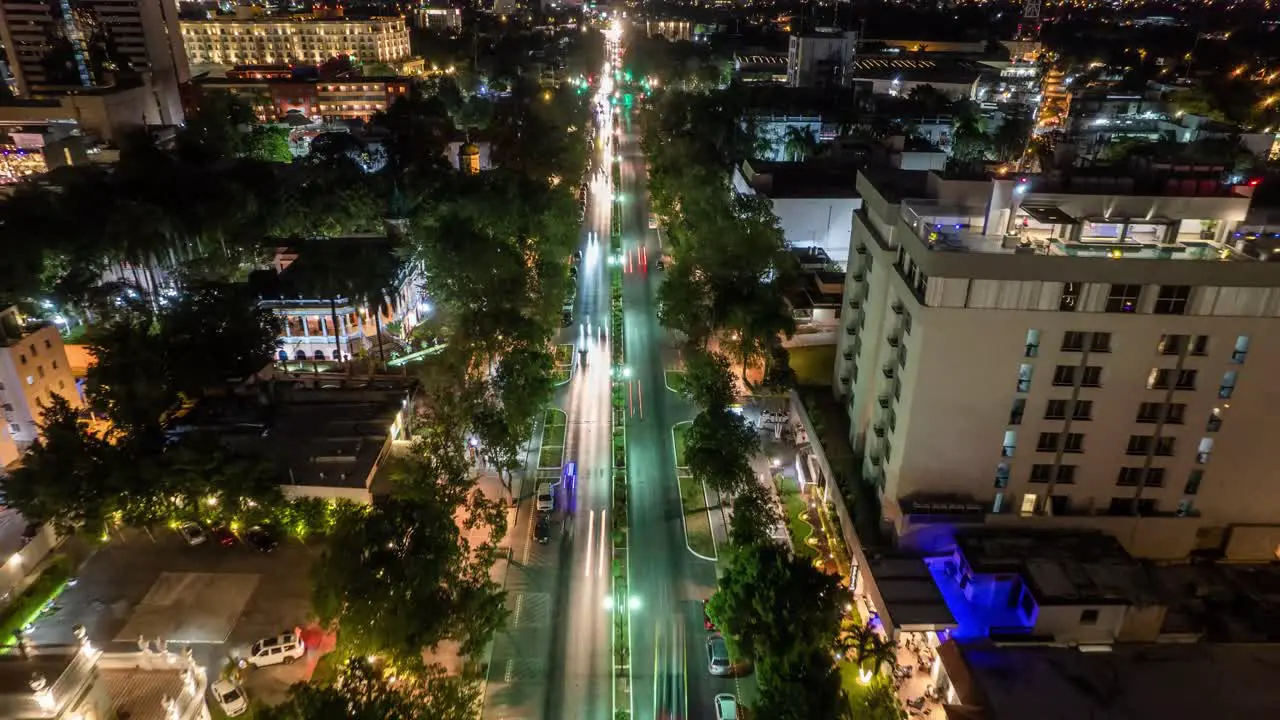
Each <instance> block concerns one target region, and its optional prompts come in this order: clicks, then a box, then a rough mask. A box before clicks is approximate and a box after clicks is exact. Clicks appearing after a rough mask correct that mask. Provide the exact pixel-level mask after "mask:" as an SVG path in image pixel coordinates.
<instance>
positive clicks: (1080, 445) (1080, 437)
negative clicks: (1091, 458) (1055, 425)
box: [1062, 433, 1084, 453]
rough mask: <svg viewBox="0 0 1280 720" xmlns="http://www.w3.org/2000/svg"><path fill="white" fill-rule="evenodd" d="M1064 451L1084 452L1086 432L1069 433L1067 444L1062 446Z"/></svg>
mask: <svg viewBox="0 0 1280 720" xmlns="http://www.w3.org/2000/svg"><path fill="white" fill-rule="evenodd" d="M1062 452H1064V453H1080V452H1084V433H1067V441H1066V444H1064V445H1063V446H1062Z"/></svg>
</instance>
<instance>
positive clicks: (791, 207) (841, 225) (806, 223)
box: [733, 167, 862, 262]
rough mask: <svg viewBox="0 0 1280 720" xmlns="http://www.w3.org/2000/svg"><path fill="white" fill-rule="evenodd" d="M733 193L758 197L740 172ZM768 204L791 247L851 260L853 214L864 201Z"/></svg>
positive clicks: (789, 199) (787, 200)
mask: <svg viewBox="0 0 1280 720" xmlns="http://www.w3.org/2000/svg"><path fill="white" fill-rule="evenodd" d="M733 189H734V190H735V191H737V192H738V193H739V194H742V195H755V194H756V191H755V189H754V188H752V187H751V185H750V184H748V183H747V180H746V178H745V177H744V176H743V174H742V169H741V168H736V167H735V168H734V170H733ZM766 195H767V193H766ZM769 202H770V204H771V205H772V206H773V214H774V215H777V216H778V224H779V225H780V226H781V227H782V234H783V237H784V238H785V239H786V242H787V243H788V244H790V245H791V247H793V248H808V247H820V248H822V249H823V250H825V251H826V252H827V256H828V257H831V258H832V259H833V260H835V261H836V262H841V260H842V259H843V258H845V257H848V255H849V236H850V234H851V233H852V228H853V213H854V211H856V210H857V209H858V208H860V207H862V199H861V198H858V197H848V198H844V197H841V198H792V197H786V198H769Z"/></svg>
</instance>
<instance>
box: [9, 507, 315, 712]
mask: <svg viewBox="0 0 1280 720" xmlns="http://www.w3.org/2000/svg"><path fill="white" fill-rule="evenodd" d="M318 553H319V548H318V547H317V546H314V545H303V544H302V543H299V542H298V541H296V540H287V541H283V542H281V544H280V546H279V547H278V548H276V550H275V551H274V552H272V553H270V554H265V555H264V554H262V553H259V552H257V551H256V550H254V549H253V548H251V547H249V546H246V545H244V544H239V545H236V546H232V547H224V546H222V545H219V544H218V543H216V542H213V541H212V540H211V541H209V542H205V543H204V544H202V545H197V546H189V545H187V544H186V543H185V542H184V541H183V540H182V538H181V537H179V536H178V534H177V533H175V532H172V531H169V530H158V531H155V534H154V539H153V538H152V537H150V536H148V535H147V534H146V533H145V532H138V531H127V532H126V533H125V534H124V535H123V536H119V535H116V536H113V537H112V540H111V542H109V543H108V544H106V545H105V546H103V547H102V548H101V549H99V550H98V551H97V552H96V553H94V554H93V556H92V557H90V558H89V560H88V562H87V563H85V565H84V566H83V567H82V568H81V569H80V570H79V572H78V573H77V575H76V580H75V583H74V585H72V586H70V587H68V588H67V589H66V591H64V592H63V593H62V595H61V596H59V598H58V600H57V603H56V605H55V609H54V611H52V612H51V613H49V614H48V615H46V616H45V617H43V618H41V619H40V620H38V621H37V622H36V623H35V626H34V627H33V628H32V630H31V632H30V633H29V638H30V639H31V641H32V642H33V643H35V644H36V645H37V646H39V645H44V644H68V643H72V642H74V640H75V639H74V635H73V628H74V627H75V626H76V625H84V627H85V628H86V630H87V631H88V636H89V639H90V640H91V641H92V642H93V643H94V644H95V645H97V646H99V647H101V648H104V649H106V650H123V651H128V650H136V649H137V648H138V638H139V636H140V635H141V636H143V637H145V638H146V639H147V640H148V641H149V642H151V643H153V644H154V642H155V641H156V639H157V638H164V639H165V640H166V641H168V643H169V646H170V649H173V647H174V646H175V645H176V646H179V647H181V646H185V645H190V646H191V648H192V650H193V651H194V653H195V655H196V657H197V659H198V660H199V661H200V662H201V663H202V664H204V665H205V666H206V667H207V668H209V670H210V672H211V673H212V674H217V673H218V672H220V671H221V669H222V667H223V666H224V665H225V664H226V663H227V662H228V660H229V659H230V658H231V657H233V656H235V655H236V654H238V653H239V652H243V650H244V648H246V647H247V646H249V645H250V644H252V643H253V642H254V641H256V640H258V639H261V638H263V637H269V636H274V635H276V634H277V633H280V632H282V631H284V630H288V629H292V628H294V627H296V626H305V625H306V624H307V623H308V621H309V620H310V619H311V617H310V616H311V603H310V580H309V572H310V567H311V563H312V561H313V560H314V558H315V557H316V555H317V554H318ZM305 637H306V640H307V644H308V647H309V648H313V647H315V646H317V645H319V644H320V642H319V641H320V640H321V633H319V632H318V631H315V630H311V631H308V632H307V633H306V634H305ZM317 658H318V653H316V652H315V651H314V650H309V651H308V653H307V657H306V659H305V662H304V661H299V662H297V663H294V664H292V665H277V666H274V667H270V668H264V669H260V670H254V671H251V672H249V673H247V678H246V680H245V689H246V691H247V693H248V694H249V696H250V697H252V698H255V699H258V700H263V701H266V702H277V701H279V700H282V699H283V698H284V695H285V692H286V690H287V689H288V686H289V685H291V684H293V683H294V682H299V681H302V680H306V679H308V678H309V676H310V672H311V670H312V669H313V668H314V666H315V662H316V660H317Z"/></svg>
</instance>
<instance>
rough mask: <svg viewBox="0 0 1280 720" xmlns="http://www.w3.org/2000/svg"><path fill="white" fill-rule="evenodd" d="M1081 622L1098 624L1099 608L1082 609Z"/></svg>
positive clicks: (1083, 623) (1082, 623)
mask: <svg viewBox="0 0 1280 720" xmlns="http://www.w3.org/2000/svg"><path fill="white" fill-rule="evenodd" d="M1080 624H1081V625H1097V624H1098V611H1097V610H1081V611H1080Z"/></svg>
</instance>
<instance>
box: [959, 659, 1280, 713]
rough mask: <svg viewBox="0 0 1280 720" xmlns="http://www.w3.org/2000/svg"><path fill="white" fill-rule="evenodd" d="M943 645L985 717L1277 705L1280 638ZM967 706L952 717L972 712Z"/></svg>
mask: <svg viewBox="0 0 1280 720" xmlns="http://www.w3.org/2000/svg"><path fill="white" fill-rule="evenodd" d="M940 655H941V656H942V659H943V663H944V664H945V666H946V669H947V673H948V675H949V676H950V677H951V680H952V682H953V683H954V684H955V686H956V691H957V693H958V694H959V695H960V697H961V699H962V700H963V701H964V704H965V705H966V706H970V705H972V706H978V707H980V708H981V711H982V713H981V717H983V718H984V719H985V720H1014V719H1015V718H1016V719H1017V720H1022V719H1023V718H1029V717H1034V718H1036V719H1037V720H1081V719H1082V718H1088V719H1089V720H1133V719H1134V718H1160V719H1161V720H1203V719H1204V718H1270V717H1276V715H1277V713H1278V712H1280V684H1277V683H1276V682H1275V675H1276V668H1277V667H1280V647H1277V646H1258V645H1220V644H1211V643H1196V644H1172V643H1167V644H1133V645H1125V644H1120V645H1113V646H1111V651H1110V652H1080V651H1079V650H1076V649H1073V648H1065V647H1044V646H1041V647H997V646H994V645H990V644H986V643H982V644H963V645H956V644H954V643H947V644H946V645H944V646H943V647H942V649H941V651H940ZM957 660H958V661H959V662H957ZM957 665H962V666H963V667H961V668H959V669H958V670H957V669H956V666H957ZM962 712H963V710H961V711H960V712H957V713H952V712H948V717H955V718H960V717H972V715H967V714H961V713H962Z"/></svg>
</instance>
